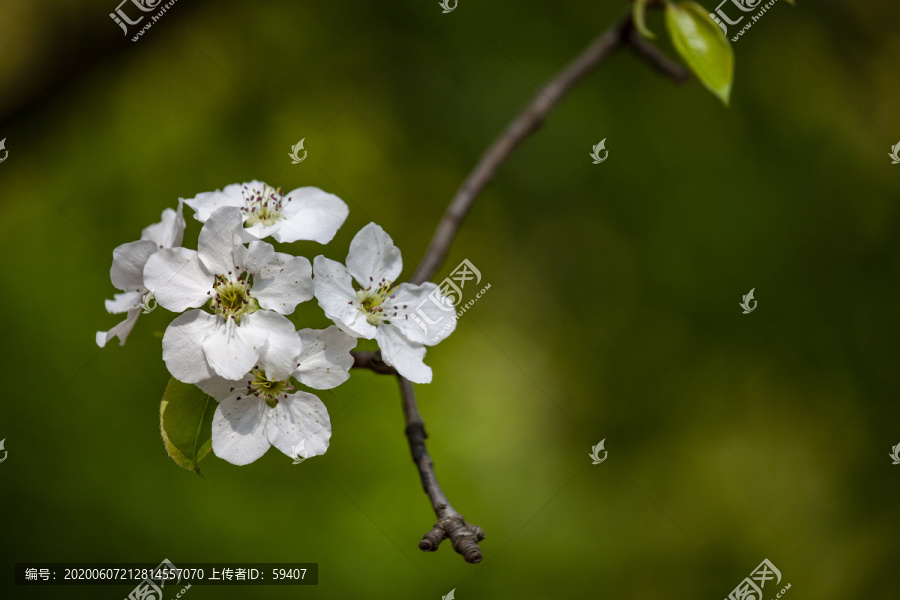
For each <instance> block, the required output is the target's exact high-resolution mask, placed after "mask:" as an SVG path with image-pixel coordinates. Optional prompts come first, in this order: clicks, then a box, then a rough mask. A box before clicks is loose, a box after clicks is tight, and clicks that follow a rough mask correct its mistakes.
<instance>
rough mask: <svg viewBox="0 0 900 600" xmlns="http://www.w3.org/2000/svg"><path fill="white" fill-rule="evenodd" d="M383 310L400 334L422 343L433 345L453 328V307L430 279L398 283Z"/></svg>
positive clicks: (454, 321)
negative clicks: (413, 282)
mask: <svg viewBox="0 0 900 600" xmlns="http://www.w3.org/2000/svg"><path fill="white" fill-rule="evenodd" d="M388 302H390V306H388ZM384 311H385V312H386V313H387V314H389V315H391V317H390V320H391V324H392V325H394V326H396V327H397V328H398V329H400V331H402V332H403V335H405V336H406V337H407V338H409V339H410V340H411V341H414V342H418V343H420V344H425V345H426V346H433V345H434V344H437V343H438V342H440V341H441V340H443V339H444V338H446V337H447V336H448V335H450V334H451V333H453V331H454V330H455V329H456V307H454V306H453V305H451V304H450V302H449V301H448V300H447V299H446V298H445V297H444V296H442V295H441V293H440V288H438V286H437V285H435V284H434V283H431V282H426V283H423V284H422V285H412V284H411V283H401V284H400V285H399V286H397V290H396V291H395V292H394V294H393V297H392V298H390V299H389V300H386V301H385V306H384ZM395 313H396V316H394V315H395Z"/></svg>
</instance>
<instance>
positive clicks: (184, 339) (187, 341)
mask: <svg viewBox="0 0 900 600" xmlns="http://www.w3.org/2000/svg"><path fill="white" fill-rule="evenodd" d="M217 318H218V317H216V316H215V315H211V314H208V313H205V312H203V311H202V310H190V311H188V312H186V313H184V314H183V315H179V316H178V317H176V318H175V320H174V321H172V322H171V323H169V327H168V328H167V329H166V333H165V335H164V336H163V342H162V347H163V360H164V361H165V363H166V368H167V369H169V373H171V374H172V377H174V378H175V379H177V380H179V381H183V382H185V383H197V382H198V381H203V380H204V379H209V378H210V377H212V376H213V372H212V370H211V369H210V368H209V365H208V364H207V361H206V355H205V354H204V353H203V340H204V339H206V336H207V335H208V334H209V332H210V331H212V329H213V327H215V322H216V319H217Z"/></svg>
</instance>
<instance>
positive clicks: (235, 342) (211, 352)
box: [198, 315, 267, 381]
mask: <svg viewBox="0 0 900 600" xmlns="http://www.w3.org/2000/svg"><path fill="white" fill-rule="evenodd" d="M252 316H253V315H245V316H244V318H243V319H241V323H240V325H238V324H237V323H235V322H234V319H227V320H226V319H224V318H222V317H220V316H214V317H213V318H214V320H215V321H214V326H213V327H212V329H210V330H209V333H208V334H207V336H206V337H205V338H204V339H203V353H204V354H205V355H206V360H207V362H209V366H210V368H211V369H212V370H213V371H215V372H216V374H218V375H219V376H221V377H224V378H225V379H234V380H237V379H240V378H241V377H243V376H244V375H246V374H247V372H249V371H250V369H252V368H253V367H254V365H256V363H257V362H259V354H260V352H261V351H262V348H263V346H264V345H265V343H266V336H267V331H266V330H265V329H264V328H263V327H258V326H257V325H256V323H255V320H253V319H250V318H248V317H252ZM202 379H206V377H203V378H202ZM198 381H199V380H198Z"/></svg>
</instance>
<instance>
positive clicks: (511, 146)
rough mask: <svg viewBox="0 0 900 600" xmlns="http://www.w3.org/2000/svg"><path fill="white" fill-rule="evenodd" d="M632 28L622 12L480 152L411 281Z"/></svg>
mask: <svg viewBox="0 0 900 600" xmlns="http://www.w3.org/2000/svg"><path fill="white" fill-rule="evenodd" d="M631 29H632V21H631V11H630V10H629V11H628V14H626V15H625V17H623V18H622V19H621V20H620V21H619V22H618V23H617V24H616V25H614V26H613V27H611V28H610V29H608V30H607V31H606V32H605V33H603V34H602V35H601V36H600V37H598V38H597V39H595V40H594V41H593V42H592V43H591V45H590V46H588V47H587V49H586V50H584V52H582V53H581V54H580V55H579V56H578V57H577V58H575V60H573V61H572V62H571V63H569V65H568V66H567V67H566V68H565V69H563V70H562V71H561V72H560V73H559V74H558V75H557V76H556V77H554V78H553V79H551V80H550V82H549V83H547V84H546V85H544V87H542V88H541V89H540V90H539V91H538V93H537V94H535V96H534V98H533V99H532V100H531V103H530V104H529V105H528V106H527V107H526V108H525V110H523V111H522V112H521V113H519V115H518V116H517V117H516V118H515V119H513V121H512V122H511V123H510V124H509V125H508V126H507V127H506V129H505V130H504V131H503V133H501V134H500V137H498V138H497V139H496V140H494V143H493V144H491V146H490V148H488V149H487V151H486V152H485V153H484V154H483V155H482V157H481V160H479V161H478V165H476V167H475V170H474V171H472V173H471V174H470V175H469V177H468V178H467V179H466V180H465V182H464V183H463V184H462V187H460V188H459V191H457V192H456V196H455V197H454V198H453V201H452V202H450V206H448V207H447V211H446V212H445V213H444V217H443V218H442V219H441V222H440V223H439V224H438V228H437V231H435V232H434V237H433V238H432V239H431V244H430V245H429V246H428V250H427V251H426V252H425V257H424V258H423V259H422V262H421V263H420V264H419V268H418V269H416V272H415V273H414V274H413V276H412V278H411V279H410V281H412V283H422V282H425V281H428V280H429V279H431V278H432V277H434V274H435V273H437V271H438V269H440V268H441V265H442V264H444V259H446V258H447V250H448V249H449V248H450V243H451V242H452V241H453V238H454V237H456V232H457V231H458V230H459V227H460V226H461V225H462V222H463V220H465V218H466V215H467V214H468V213H469V209H471V208H472V204H473V203H474V202H475V199H476V198H477V197H478V194H480V193H481V191H482V190H483V189H484V188H485V186H487V184H488V183H489V182H490V180H491V179H492V178H493V177H494V173H496V172H497V169H499V168H500V165H501V164H503V162H504V161H505V160H506V159H507V158H508V157H509V155H510V154H512V151H513V150H515V149H516V147H517V146H518V145H519V144H521V143H522V141H523V140H524V139H525V138H526V137H528V136H529V135H530V134H531V133H534V132H535V131H536V130H537V129H538V128H539V127H540V126H541V125H542V124H543V122H544V120H545V119H546V118H547V115H548V114H549V113H550V111H551V110H553V107H554V106H556V104H557V103H558V102H559V101H560V100H562V98H563V97H564V96H565V95H566V93H567V92H568V91H569V90H571V89H572V87H574V86H575V84H577V83H578V82H579V81H581V80H582V79H583V78H584V77H585V76H586V75H587V74H588V73H590V72H591V71H592V70H593V69H594V68H595V67H596V66H597V65H599V64H600V63H601V62H603V61H604V60H605V59H606V58H607V57H608V56H609V55H610V54H612V52H613V51H614V50H615V49H616V48H618V47H619V46H620V45H621V44H622V42H623V41H625V40H626V39H627V35H628V33H629V31H631Z"/></svg>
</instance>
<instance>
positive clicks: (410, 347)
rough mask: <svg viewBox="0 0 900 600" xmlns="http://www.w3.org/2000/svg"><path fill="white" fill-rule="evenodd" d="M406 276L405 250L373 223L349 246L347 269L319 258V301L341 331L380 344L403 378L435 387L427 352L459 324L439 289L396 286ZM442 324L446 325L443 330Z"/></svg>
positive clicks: (316, 265) (429, 285)
mask: <svg viewBox="0 0 900 600" xmlns="http://www.w3.org/2000/svg"><path fill="white" fill-rule="evenodd" d="M402 270H403V261H402V259H401V256H400V249H399V248H397V247H396V246H395V245H394V243H393V241H392V240H391V238H390V236H389V235H388V234H387V233H385V232H384V230H383V229H382V228H381V227H379V226H378V225H376V224H375V223H369V224H368V225H366V226H365V227H363V228H362V229H361V230H360V231H359V233H357V234H356V236H355V237H354V238H353V241H352V242H351V243H350V250H349V252H348V253H347V265H346V266H344V265H343V264H341V263H339V262H337V261H334V260H331V259H328V258H325V257H324V256H317V257H316V258H315V260H314V261H313V273H314V276H315V278H314V282H315V289H316V291H315V294H316V299H317V300H318V302H319V306H321V307H322V310H324V311H325V314H326V315H327V316H328V318H330V319H331V320H332V321H334V323H335V324H336V325H337V326H338V327H339V328H340V329H341V330H342V331H344V332H346V333H348V334H349V335H351V336H353V337H357V338H365V339H375V340H376V341H377V342H378V347H379V348H380V349H381V356H382V359H383V360H384V362H386V363H387V364H389V365H391V366H393V367H394V368H395V369H397V372H399V373H400V374H401V375H403V376H404V377H406V378H407V379H409V380H410V381H413V382H415V383H430V382H431V376H432V374H431V367H429V366H427V365H426V364H425V363H424V362H423V360H424V358H425V346H426V345H428V346H431V345H434V344H437V343H438V342H439V341H440V340H441V339H442V337H441V336H436V335H435V334H437V333H438V332H439V331H441V330H444V335H449V334H450V333H452V332H453V330H454V329H455V328H456V319H455V318H454V317H455V315H454V317H451V316H449V315H448V311H449V310H452V309H451V308H449V301H448V299H447V298H445V297H444V296H443V295H441V293H440V289H439V287H438V286H437V285H436V284H434V283H431V282H427V283H423V284H421V285H413V284H409V283H401V284H399V285H396V286H395V285H394V282H395V281H396V279H397V278H398V277H399V276H400V272H401V271H402ZM354 280H355V282H356V283H355V285H354ZM451 314H452V313H451ZM418 316H422V317H423V318H418ZM445 318H446V319H450V321H444V319H445ZM442 321H444V322H445V323H446V324H445V325H443V326H442V327H440V326H438V325H439V323H441V322H442Z"/></svg>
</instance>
